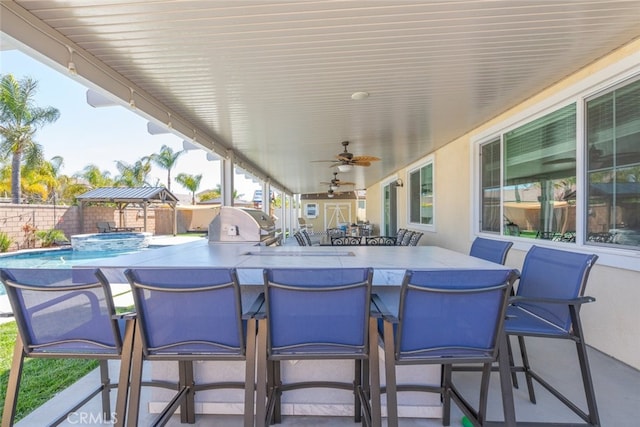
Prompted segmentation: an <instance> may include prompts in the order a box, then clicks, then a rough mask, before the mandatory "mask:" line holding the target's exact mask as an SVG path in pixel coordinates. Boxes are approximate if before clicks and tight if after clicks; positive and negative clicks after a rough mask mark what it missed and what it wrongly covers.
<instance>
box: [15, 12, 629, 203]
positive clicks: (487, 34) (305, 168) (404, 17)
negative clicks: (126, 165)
mask: <svg viewBox="0 0 640 427" xmlns="http://www.w3.org/2000/svg"><path fill="white" fill-rule="evenodd" d="M3 3H5V4H3V7H7V8H10V9H12V11H13V13H18V14H20V15H21V16H22V17H23V19H25V22H29V25H31V26H40V24H43V25H42V27H43V28H45V29H46V27H47V26H49V27H51V29H49V30H50V32H51V33H52V37H54V38H56V39H59V40H63V41H64V40H66V41H67V42H66V43H67V44H68V45H69V46H70V47H71V48H72V49H73V50H74V55H76V56H75V58H74V61H75V62H76V63H77V65H78V73H79V75H80V76H82V77H84V78H87V79H89V80H93V81H94V82H95V83H96V84H98V85H101V86H102V87H104V88H105V89H107V90H111V88H109V87H107V86H108V84H107V83H105V82H104V79H102V80H101V79H100V76H97V75H96V74H95V73H92V72H91V70H90V67H88V66H86V65H85V64H84V61H85V59H86V61H88V62H89V61H92V62H93V63H94V64H98V65H99V66H100V67H102V68H104V69H106V70H108V71H109V72H110V73H112V74H113V75H116V76H117V77H118V78H120V77H121V78H122V81H126V82H129V84H131V89H133V90H134V91H135V92H136V93H135V94H134V97H135V96H137V92H140V93H142V94H143V95H145V96H146V97H148V98H150V99H152V100H153V102H154V103H155V104H154V105H156V104H157V106H159V108H158V110H164V111H165V112H166V113H161V114H158V113H157V111H151V109H149V111H148V113H149V114H151V115H153V116H155V117H156V118H157V119H158V123H159V124H161V125H162V124H163V122H165V123H164V124H166V122H168V121H170V120H171V119H173V121H174V122H176V123H178V122H180V123H182V122H184V123H185V125H184V126H182V129H180V128H179V127H178V126H176V128H177V130H181V131H182V133H183V134H185V136H186V137H187V138H189V137H192V136H194V135H195V136H196V138H197V140H198V141H197V142H199V143H203V144H204V145H205V146H208V147H210V145H209V142H210V141H216V143H217V145H216V151H218V152H219V153H220V152H224V151H225V150H227V149H231V150H233V152H234V153H237V155H238V158H240V159H241V161H242V162H244V164H245V165H246V166H247V169H253V170H255V171H258V172H261V173H263V174H264V176H269V177H271V178H272V179H273V180H274V182H277V183H279V184H281V185H282V186H283V187H285V188H286V189H288V190H290V191H292V192H294V193H308V192H320V191H324V190H326V188H325V186H322V185H320V182H321V181H328V180H330V179H331V178H332V172H333V169H330V168H329V167H328V166H329V164H328V163H312V162H311V161H312V160H321V159H334V158H335V156H336V155H337V154H338V153H339V152H341V151H342V146H341V145H340V142H341V141H343V140H349V141H350V145H349V149H350V151H351V152H352V153H353V154H355V155H371V156H377V157H380V158H381V159H382V160H381V161H379V162H374V163H373V164H372V166H370V167H356V168H355V170H354V171H353V172H350V173H348V174H341V175H340V177H341V178H342V179H343V180H347V181H354V182H356V184H357V185H356V187H358V188H364V187H366V186H368V185H372V184H373V183H375V182H377V181H378V180H380V179H382V178H384V177H385V176H388V175H389V174H392V173H394V172H395V171H397V170H398V169H399V168H401V167H404V166H406V165H408V164H410V163H411V162H413V161H415V160H416V159H417V158H419V157H420V156H423V155H426V154H428V153H430V152H432V151H433V150H435V149H436V148H438V147H441V146H443V145H445V144H447V143H448V142H450V141H451V140H453V139H454V138H456V137H458V136H460V135H462V134H464V133H466V132H467V131H469V130H470V129H472V128H473V127H475V126H477V125H479V124H481V123H483V122H484V121H486V120H488V119H490V118H492V117H494V116H496V115H497V114H499V113H500V112H502V111H504V110H506V109H507V108H509V107H511V106H513V105H515V104H517V103H519V102H521V101H523V100H525V99H526V98H528V97H530V96H532V95H533V94H535V93H537V92H539V91H540V90H541V89H543V88H545V87H547V86H549V85H551V84H553V83H554V82H557V81H559V80H560V79H562V78H563V77H565V76H567V75H569V74H571V73H572V72H574V71H576V70H579V69H580V68H582V67H583V66H585V65H587V64H589V63H591V62H592V61H594V60H596V59H598V58H600V57H602V56H603V55H605V54H607V53H609V52H611V51H612V50H614V49H617V48H619V47H620V46H623V45H624V44H626V43H628V42H629V41H631V40H634V39H636V38H637V37H638V36H640V1H616V0H609V1H578V0H575V1H574V0H571V1H562V0H556V1H551V0H548V1H540V0H538V1H534V0H518V1H514V0H505V1H484V0H482V1H478V0H462V1H453V0H452V1H397V0H388V1H384V0H377V1H349V0H344V1H340V0H337V1H280V2H276V1H250V0H243V1H238V0H229V1H219V0H210V1H206V0H202V1H186V0H138V1H122V0H47V1H23V0H19V1H16V2H3ZM6 3H13V4H9V6H7V5H6ZM21 8H24V9H25V11H22V10H21ZM6 11H7V10H5V11H4V12H5V14H6ZM31 14H32V15H33V16H31ZM40 20H41V21H42V22H41V23H40V22H39V21H40ZM25 25H26V24H25ZM3 31H4V29H3ZM40 31H42V30H40ZM21 33H22V32H21V31H15V30H13V31H11V37H13V38H15V39H17V40H19V41H22V42H23V43H25V44H28V45H29V44H30V40H29V37H28V36H27V35H21ZM21 39H22V40H21ZM31 44H35V43H31ZM35 48H36V49H39V50H40V51H42V53H44V54H45V55H50V56H51V57H53V56H54V54H53V53H48V52H52V49H50V48H46V47H44V44H43V46H41V47H40V46H35ZM58 62H61V63H63V60H62V59H60V60H58ZM357 91H366V92H368V93H369V94H370V96H369V97H368V98H367V99H364V100H359V101H357V100H353V99H351V95H352V93H354V92H357ZM112 92H115V90H112ZM118 96H120V97H121V98H124V96H121V95H118ZM136 101H137V103H138V104H140V105H142V106H141V107H139V109H141V110H144V109H145V107H144V105H145V104H144V103H143V102H141V100H139V99H138V100H136ZM163 115H164V116H165V119H163ZM187 129H188V130H187ZM191 129H193V131H191ZM203 141H204V142H203ZM464 161H466V160H464ZM445 166H446V165H445ZM439 167H443V165H439Z"/></svg>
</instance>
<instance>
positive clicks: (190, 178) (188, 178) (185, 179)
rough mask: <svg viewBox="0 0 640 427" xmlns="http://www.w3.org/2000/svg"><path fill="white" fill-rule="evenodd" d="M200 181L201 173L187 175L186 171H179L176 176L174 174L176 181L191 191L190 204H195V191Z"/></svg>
mask: <svg viewBox="0 0 640 427" xmlns="http://www.w3.org/2000/svg"><path fill="white" fill-rule="evenodd" d="M200 181H202V174H200V175H189V174H188V173H179V174H178V176H176V182H177V183H178V184H180V185H182V186H183V187H184V188H186V189H187V190H189V191H191V204H192V205H195V204H196V191H198V188H199V187H200Z"/></svg>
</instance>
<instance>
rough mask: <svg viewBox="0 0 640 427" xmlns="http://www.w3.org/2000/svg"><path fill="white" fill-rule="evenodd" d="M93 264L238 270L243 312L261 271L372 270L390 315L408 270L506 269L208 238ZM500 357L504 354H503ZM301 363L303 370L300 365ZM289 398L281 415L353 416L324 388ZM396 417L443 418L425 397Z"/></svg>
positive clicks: (407, 253) (408, 254) (114, 271)
mask: <svg viewBox="0 0 640 427" xmlns="http://www.w3.org/2000/svg"><path fill="white" fill-rule="evenodd" d="M91 266H92V267H99V268H101V269H102V271H103V272H104V273H105V275H106V276H107V277H108V278H109V280H110V282H111V283H127V281H126V279H125V276H124V274H123V273H124V270H125V269H127V268H129V267H172V266H174V267H205V266H206V267H226V268H230V267H234V268H236V269H237V272H238V279H239V282H240V284H241V287H242V294H243V304H245V305H246V307H244V308H245V309H248V308H249V307H248V305H249V304H250V303H251V302H252V301H253V300H254V297H255V296H257V295H258V293H259V292H261V291H262V284H263V275H262V272H263V269H264V268H292V267H302V268H305V267H306V268H322V267H327V268H328V267H331V268H336V267H344V268H348V267H354V268H362V267H372V268H373V269H374V274H373V290H374V292H375V293H377V294H378V295H379V296H380V297H381V298H382V299H383V300H384V302H385V304H386V305H387V307H388V308H389V309H390V310H391V311H394V310H395V311H396V312H397V309H398V302H399V290H400V284H401V283H402V278H403V276H404V273H405V271H406V270H407V269H437V270H441V269H493V270H499V269H508V267H505V266H503V265H500V264H495V263H492V262H489V261H485V260H483V259H480V258H475V257H471V256H469V255H467V254H463V253H460V252H456V251H452V250H449V249H445V248H441V247H437V246H415V247H409V246H388V247H385V246H365V245H361V246H275V247H267V246H256V245H255V244H253V243H247V244H242V243H210V242H208V241H207V240H206V239H203V240H202V241H195V242H192V243H186V244H183V245H176V246H169V247H165V248H159V249H154V250H152V251H144V252H140V253H136V254H130V255H125V256H122V257H116V258H109V259H102V260H98V261H95V262H93V263H92V265H91ZM85 267H86V266H85ZM505 345H506V342H505ZM503 354H504V355H505V356H506V353H505V352H503ZM154 363H163V362H154ZM229 363H230V364H232V363H237V362H229ZM205 364H206V362H205ZM302 365H304V367H301V366H302ZM349 366H350V365H349V364H348V363H346V365H345V367H340V365H339V362H335V363H332V364H331V374H333V373H336V375H340V374H341V373H342V374H343V373H345V372H349V371H350V369H352V368H349ZM287 368H288V369H290V370H291V372H290V373H288V374H286V375H292V376H295V370H296V369H305V370H308V369H322V370H326V369H327V367H326V365H322V366H309V365H308V364H306V362H305V363H300V365H299V366H297V365H296V364H291V366H289V365H287ZM402 368H405V367H402ZM407 368H411V367H407ZM430 368H434V369H431V370H430V371H429V372H426V371H428V369H427V370H425V367H420V375H419V378H421V379H422V377H423V376H426V377H425V378H424V379H425V380H426V381H431V382H436V383H438V382H439V381H440V369H438V367H436V366H432V367H430ZM171 369H173V368H172V367H168V366H167V367H163V368H162V369H158V370H157V371H154V374H152V375H156V374H157V375H160V374H162V375H165V374H166V373H167V371H170V372H169V375H172V374H175V372H171ZM236 372H237V371H236ZM307 372H308V371H307ZM425 372H426V374H425ZM325 374H328V372H322V375H325ZM198 375H200V376H202V377H203V380H205V381H208V380H209V379H210V378H208V377H207V376H209V375H213V373H211V372H207V371H206V370H204V369H200V370H199V371H198V372H197V373H196V376H198ZM402 375H403V374H402V373H399V376H400V377H401V376H402ZM406 375H408V376H409V377H411V376H413V375H416V374H415V373H410V372H407V373H406ZM204 377H207V378H204ZM501 386H502V387H508V389H509V390H508V393H507V394H506V396H507V398H506V401H505V402H503V404H504V405H505V408H506V410H505V419H506V424H507V425H515V415H513V414H514V412H515V411H514V409H513V396H512V394H511V382H510V378H508V377H507V378H502V376H501ZM159 393H161V392H159ZM154 396H155V395H154ZM154 398H155V397H154ZM197 398H202V399H205V400H204V401H202V402H201V406H200V408H201V409H202V410H203V411H205V412H206V411H213V412H212V413H215V411H217V410H221V409H220V406H219V405H220V404H221V403H220V402H208V401H207V400H206V399H208V397H207V395H203V396H197ZM157 399H158V400H162V399H163V396H161V395H158V396H157ZM292 399H293V400H288V401H287V400H283V414H284V415H286V414H287V411H292V412H293V411H295V410H299V411H300V410H301V411H305V413H307V414H308V415H345V416H348V415H349V414H350V413H351V409H349V407H348V403H349V402H350V400H349V398H348V397H347V398H344V397H342V398H340V397H338V396H335V395H333V394H330V393H328V392H327V391H326V390H323V391H321V392H318V393H316V394H309V393H308V392H307V391H305V392H304V393H303V394H302V395H301V397H300V398H299V400H296V397H295V396H294V397H293V398H292ZM341 399H342V400H341ZM235 403H237V402H235ZM351 403H352V402H351ZM287 405H289V407H287ZM158 406H160V404H158ZM153 407H154V405H153V403H152V404H151V408H152V409H153ZM230 407H232V406H230ZM226 410H229V408H226V409H222V411H226ZM399 414H400V416H404V417H425V418H439V417H440V416H441V414H442V408H441V404H440V399H439V397H438V396H434V398H433V399H432V400H425V397H424V395H422V396H409V397H408V398H407V399H405V400H404V401H402V400H401V401H400V407H399ZM511 421H513V423H511ZM510 423H511V424H510Z"/></svg>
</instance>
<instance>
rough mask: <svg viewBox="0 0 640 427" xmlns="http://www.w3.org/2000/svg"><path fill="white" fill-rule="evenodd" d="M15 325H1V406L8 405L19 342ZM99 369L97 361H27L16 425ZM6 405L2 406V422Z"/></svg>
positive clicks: (10, 323) (23, 371) (23, 373)
mask: <svg viewBox="0 0 640 427" xmlns="http://www.w3.org/2000/svg"><path fill="white" fill-rule="evenodd" d="M17 332H18V330H17V328H16V323H15V322H8V323H4V324H1V325H0V402H4V401H5V396H6V393H7V382H8V380H9V370H10V368H11V361H12V359H13V347H14V344H15V341H16V335H17ZM97 366H98V362H97V361H94V360H83V359H25V364H24V368H23V370H22V378H23V381H22V382H21V385H20V394H19V395H18V404H17V408H16V418H15V419H16V421H17V420H19V419H22V418H24V417H25V416H26V415H28V414H29V413H30V412H32V411H33V410H34V409H36V408H38V407H39V406H41V405H42V404H43V403H45V402H47V401H48V400H50V399H51V398H52V397H53V396H54V395H55V394H56V393H59V392H60V391H62V390H64V389H65V388H67V387H68V386H70V385H71V384H73V383H74V382H76V381H77V380H79V379H80V378H82V377H83V376H84V375H86V374H88V373H89V372H91V371H92V370H93V369H95V368H96V367H97ZM3 406H4V405H0V418H1V417H2V413H3V410H4V408H3Z"/></svg>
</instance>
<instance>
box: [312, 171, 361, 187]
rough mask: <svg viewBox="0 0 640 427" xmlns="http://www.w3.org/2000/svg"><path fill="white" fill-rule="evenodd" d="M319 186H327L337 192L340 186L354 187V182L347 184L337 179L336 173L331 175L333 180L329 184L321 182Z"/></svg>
mask: <svg viewBox="0 0 640 427" xmlns="http://www.w3.org/2000/svg"><path fill="white" fill-rule="evenodd" d="M320 184H324V185H328V186H329V189H330V190H333V191H335V190H337V189H338V188H339V187H340V186H341V185H356V183H355V182H347V181H342V180H340V179H338V172H334V173H333V179H332V180H331V181H329V182H326V181H323V182H321V183H320Z"/></svg>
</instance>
